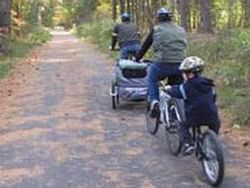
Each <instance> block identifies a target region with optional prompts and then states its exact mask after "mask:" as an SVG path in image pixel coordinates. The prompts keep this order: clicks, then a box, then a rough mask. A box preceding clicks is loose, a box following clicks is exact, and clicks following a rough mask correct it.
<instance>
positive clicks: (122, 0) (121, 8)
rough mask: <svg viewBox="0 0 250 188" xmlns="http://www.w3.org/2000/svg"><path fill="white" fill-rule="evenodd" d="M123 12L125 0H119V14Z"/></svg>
mask: <svg viewBox="0 0 250 188" xmlns="http://www.w3.org/2000/svg"><path fill="white" fill-rule="evenodd" d="M124 12H125V0H120V14H123V13H124Z"/></svg>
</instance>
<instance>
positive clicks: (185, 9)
mask: <svg viewBox="0 0 250 188" xmlns="http://www.w3.org/2000/svg"><path fill="white" fill-rule="evenodd" d="M180 14H181V26H182V27H183V28H184V29H185V30H186V31H187V30H188V29H189V27H188V25H189V20H188V18H189V16H188V15H189V0H180Z"/></svg>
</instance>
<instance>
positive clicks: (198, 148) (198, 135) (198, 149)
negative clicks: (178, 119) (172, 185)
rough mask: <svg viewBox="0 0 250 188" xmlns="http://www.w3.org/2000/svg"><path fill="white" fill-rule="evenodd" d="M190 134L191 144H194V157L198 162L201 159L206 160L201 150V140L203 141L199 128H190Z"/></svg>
mask: <svg viewBox="0 0 250 188" xmlns="http://www.w3.org/2000/svg"><path fill="white" fill-rule="evenodd" d="M191 134H192V138H193V142H194V144H195V156H196V158H197V159H198V160H199V161H200V160H202V159H204V158H205V159H206V158H207V156H206V154H205V153H204V152H203V150H202V144H201V143H202V139H203V132H202V131H201V127H200V126H198V127H195V126H192V128H191Z"/></svg>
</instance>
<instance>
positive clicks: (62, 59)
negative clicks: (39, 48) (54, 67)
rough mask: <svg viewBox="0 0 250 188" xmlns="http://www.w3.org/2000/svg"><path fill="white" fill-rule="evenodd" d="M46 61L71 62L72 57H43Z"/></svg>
mask: <svg viewBox="0 0 250 188" xmlns="http://www.w3.org/2000/svg"><path fill="white" fill-rule="evenodd" d="M41 61H43V62H44V63H69V62H72V61H73V59H71V58H45V59H41Z"/></svg>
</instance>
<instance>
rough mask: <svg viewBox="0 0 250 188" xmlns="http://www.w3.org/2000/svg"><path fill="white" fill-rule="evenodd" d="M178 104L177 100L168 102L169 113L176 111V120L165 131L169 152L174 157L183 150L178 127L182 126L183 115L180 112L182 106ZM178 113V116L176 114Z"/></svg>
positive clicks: (173, 99)
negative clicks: (172, 110)
mask: <svg viewBox="0 0 250 188" xmlns="http://www.w3.org/2000/svg"><path fill="white" fill-rule="evenodd" d="M178 102H179V101H178V100H177V99H175V98H172V99H170V100H169V102H168V110H169V112H170V110H171V109H172V108H174V109H176V110H174V112H175V120H174V122H173V123H172V124H171V125H170V126H169V127H168V128H167V129H166V131H165V135H166V141H167V145H168V149H169V152H170V153H171V154H172V155H174V156H177V155H179V153H180V152H181V148H182V144H181V141H180V138H179V134H178V127H179V126H180V123H181V122H179V121H183V114H181V112H180V111H181V106H180V104H179V103H178ZM176 112H177V113H178V114H176ZM177 117H179V118H180V120H178V118H177Z"/></svg>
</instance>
